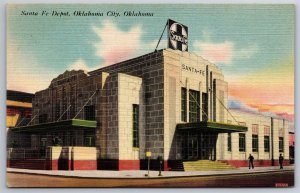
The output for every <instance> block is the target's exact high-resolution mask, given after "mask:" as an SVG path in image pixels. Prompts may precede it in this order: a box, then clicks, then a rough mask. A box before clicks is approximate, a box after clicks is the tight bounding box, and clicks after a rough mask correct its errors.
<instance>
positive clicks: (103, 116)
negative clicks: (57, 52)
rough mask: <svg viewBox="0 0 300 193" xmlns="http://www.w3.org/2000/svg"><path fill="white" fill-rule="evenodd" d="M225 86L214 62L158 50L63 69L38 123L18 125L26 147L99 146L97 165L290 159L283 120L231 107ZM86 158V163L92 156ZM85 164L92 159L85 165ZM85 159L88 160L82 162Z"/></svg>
mask: <svg viewBox="0 0 300 193" xmlns="http://www.w3.org/2000/svg"><path fill="white" fill-rule="evenodd" d="M227 89H228V85H227V82H226V81H225V80H224V75H223V73H222V71H221V70H220V69H219V68H218V67H217V66H216V65H214V64H212V63H210V62H209V61H207V60H205V59H203V58H202V57H200V56H197V55H195V54H192V53H189V52H181V51H175V50H171V49H164V50H159V51H157V52H153V53H149V54H146V55H143V56H140V57H137V58H133V59H130V60H127V61H123V62H120V63H117V64H113V65H110V66H106V67H103V68H100V69H98V70H95V71H91V72H87V73H85V72H84V71H81V70H80V71H66V72H65V73H63V74H61V75H59V76H58V77H57V78H55V79H53V80H52V82H51V84H50V86H49V87H48V88H46V89H45V90H42V91H39V92H37V93H36V94H35V97H34V100H33V113H32V115H33V120H32V122H31V124H30V125H29V126H26V127H17V128H14V129H13V132H17V133H20V134H22V135H24V136H27V138H30V140H27V141H23V142H20V143H23V144H24V146H26V147H31V148H41V147H42V148H46V147H48V146H53V145H54V144H53V143H54V142H53V137H57V138H58V139H60V140H59V143H60V144H59V145H60V146H63V147H82V146H86V147H95V148H96V150H97V160H96V162H97V163H96V165H97V169H118V170H126V169H137V170H139V169H144V168H145V167H146V166H145V165H146V160H147V158H146V152H147V151H150V152H151V153H152V155H151V159H152V160H153V161H152V163H151V164H153V167H155V163H157V162H156V161H155V160H157V157H158V156H162V157H163V160H164V162H163V164H164V169H165V170H168V169H170V168H171V169H172V167H173V166H174V164H175V163H177V162H178V161H182V160H183V161H185V160H214V161H215V160H219V161H222V162H226V163H228V164H231V165H234V166H245V165H247V159H248V155H249V154H250V153H251V154H253V155H254V157H255V160H256V163H257V165H261V166H263V165H271V164H272V161H273V162H274V160H275V161H276V160H277V159H278V156H279V153H282V154H283V155H284V158H285V159H288V156H289V149H288V124H287V121H286V120H282V119H276V118H271V117H266V116H262V115H257V114H253V113H246V112H241V111H236V110H228V107H227V100H228V99H227V98H228V91H227ZM87 161H88V160H87ZM86 163H88V162H86ZM82 164H84V162H82Z"/></svg>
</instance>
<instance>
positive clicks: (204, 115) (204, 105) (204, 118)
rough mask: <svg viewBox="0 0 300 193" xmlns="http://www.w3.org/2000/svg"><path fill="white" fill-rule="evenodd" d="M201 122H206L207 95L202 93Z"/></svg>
mask: <svg viewBox="0 0 300 193" xmlns="http://www.w3.org/2000/svg"><path fill="white" fill-rule="evenodd" d="M202 111H203V112H202V121H207V120H208V95H207V93H202Z"/></svg>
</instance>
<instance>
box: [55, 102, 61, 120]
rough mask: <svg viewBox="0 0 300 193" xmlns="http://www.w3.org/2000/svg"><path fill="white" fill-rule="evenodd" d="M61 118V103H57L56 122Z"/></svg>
mask: <svg viewBox="0 0 300 193" xmlns="http://www.w3.org/2000/svg"><path fill="white" fill-rule="evenodd" d="M59 117H60V101H57V103H56V105H55V121H57V120H58V119H59Z"/></svg>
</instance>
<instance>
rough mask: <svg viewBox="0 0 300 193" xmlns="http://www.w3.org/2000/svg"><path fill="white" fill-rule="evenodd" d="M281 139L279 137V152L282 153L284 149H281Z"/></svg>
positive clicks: (282, 145)
mask: <svg viewBox="0 0 300 193" xmlns="http://www.w3.org/2000/svg"><path fill="white" fill-rule="evenodd" d="M283 141H284V140H283V137H279V152H283V151H284V149H283V147H284V144H283Z"/></svg>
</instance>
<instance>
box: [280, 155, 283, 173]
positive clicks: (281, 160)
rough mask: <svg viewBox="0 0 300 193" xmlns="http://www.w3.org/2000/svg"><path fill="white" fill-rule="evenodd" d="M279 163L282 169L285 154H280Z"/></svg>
mask: <svg viewBox="0 0 300 193" xmlns="http://www.w3.org/2000/svg"><path fill="white" fill-rule="evenodd" d="M279 165H280V169H281V170H282V169H283V166H282V165H283V156H282V154H280V156H279Z"/></svg>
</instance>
